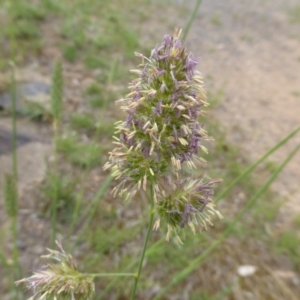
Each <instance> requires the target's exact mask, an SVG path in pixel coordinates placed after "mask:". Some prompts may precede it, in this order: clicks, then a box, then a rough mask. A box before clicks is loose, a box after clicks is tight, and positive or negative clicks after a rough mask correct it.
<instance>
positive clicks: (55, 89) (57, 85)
mask: <svg viewBox="0 0 300 300" xmlns="http://www.w3.org/2000/svg"><path fill="white" fill-rule="evenodd" d="M62 101H63V75H62V65H61V62H60V61H57V62H56V64H55V66H54V70H53V74H52V87H51V111H52V114H53V123H52V126H53V135H54V189H53V199H52V202H51V213H52V220H51V227H52V228H51V229H52V231H51V245H52V247H54V246H55V240H56V223H57V205H58V180H59V178H58V133H59V127H60V123H61V115H62Z"/></svg>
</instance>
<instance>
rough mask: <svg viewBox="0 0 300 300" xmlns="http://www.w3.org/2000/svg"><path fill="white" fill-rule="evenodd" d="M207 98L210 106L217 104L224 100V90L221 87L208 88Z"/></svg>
mask: <svg viewBox="0 0 300 300" xmlns="http://www.w3.org/2000/svg"><path fill="white" fill-rule="evenodd" d="M207 99H208V103H209V105H210V106H211V107H214V106H216V105H219V104H221V102H222V101H223V100H224V91H223V90H222V89H218V90H217V91H211V90H209V91H208V92H207Z"/></svg>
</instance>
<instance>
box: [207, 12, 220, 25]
mask: <svg viewBox="0 0 300 300" xmlns="http://www.w3.org/2000/svg"><path fill="white" fill-rule="evenodd" d="M209 21H210V23H211V24H212V25H214V26H221V25H222V21H221V14H220V13H218V12H216V13H214V15H213V16H212V17H211V18H210V20H209Z"/></svg>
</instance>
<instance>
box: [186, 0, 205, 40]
mask: <svg viewBox="0 0 300 300" xmlns="http://www.w3.org/2000/svg"><path fill="white" fill-rule="evenodd" d="M201 2H202V0H197V3H196V5H195V8H194V9H193V12H192V15H191V18H190V19H189V22H188V23H187V25H186V28H185V29H184V32H183V36H182V41H183V42H184V41H185V40H186V37H187V35H188V33H189V31H190V28H191V26H192V24H193V22H194V20H195V18H196V16H197V13H198V10H199V7H200V4H201Z"/></svg>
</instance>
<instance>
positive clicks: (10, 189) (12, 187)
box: [4, 174, 18, 218]
mask: <svg viewBox="0 0 300 300" xmlns="http://www.w3.org/2000/svg"><path fill="white" fill-rule="evenodd" d="M4 200H5V208H6V212H7V214H8V216H9V217H10V218H14V217H16V216H17V213H18V207H17V203H18V202H17V201H18V191H17V185H16V181H15V179H14V177H13V176H12V175H10V174H5V178H4Z"/></svg>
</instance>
